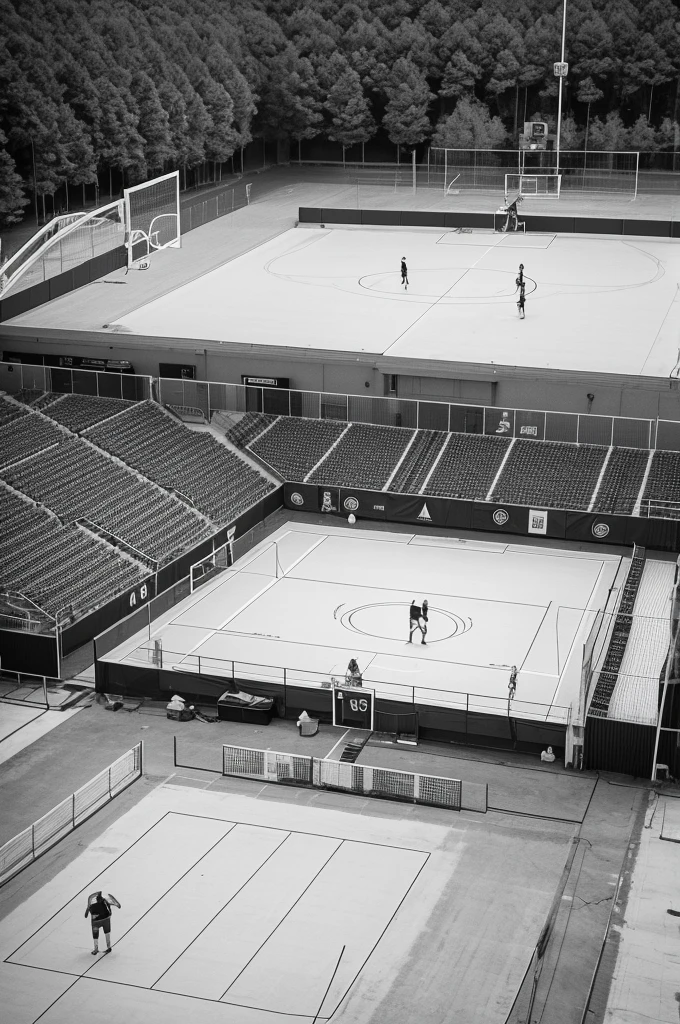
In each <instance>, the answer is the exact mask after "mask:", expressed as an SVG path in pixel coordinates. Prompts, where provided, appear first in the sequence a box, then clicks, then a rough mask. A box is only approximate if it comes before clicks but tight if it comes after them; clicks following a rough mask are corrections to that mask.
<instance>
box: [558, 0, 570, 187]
mask: <svg viewBox="0 0 680 1024" xmlns="http://www.w3.org/2000/svg"><path fill="white" fill-rule="evenodd" d="M566 33H567V0H564V6H563V8H562V55H561V57H560V61H561V63H562V64H564V42H565V37H566ZM562 78H563V76H562V75H560V84H559V93H558V100H557V140H556V141H557V167H556V169H555V173H556V174H559V173H560V133H561V130H562ZM558 180H559V179H558Z"/></svg>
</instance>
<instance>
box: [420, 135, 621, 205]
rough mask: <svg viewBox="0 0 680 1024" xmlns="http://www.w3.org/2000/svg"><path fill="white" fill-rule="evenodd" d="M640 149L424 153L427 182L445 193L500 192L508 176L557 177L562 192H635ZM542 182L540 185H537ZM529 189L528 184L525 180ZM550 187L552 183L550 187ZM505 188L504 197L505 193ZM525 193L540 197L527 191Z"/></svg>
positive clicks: (455, 150) (494, 150) (447, 150)
mask: <svg viewBox="0 0 680 1024" xmlns="http://www.w3.org/2000/svg"><path fill="white" fill-rule="evenodd" d="M639 163H640V154H639V153H638V152H635V151H633V152H615V151H613V150H565V149H562V150H560V153H559V157H558V154H557V152H556V150H555V149H554V148H553V149H538V150H536V151H532V150H524V149H519V150H518V149H443V148H439V147H435V146H433V147H432V148H431V149H430V150H429V151H428V162H427V180H428V184H429V185H430V186H434V187H437V188H441V189H442V191H443V192H444V193H445V195H447V196H450V195H456V194H457V193H458V192H470V191H474V192H496V193H498V192H500V191H501V189H502V188H503V187H504V184H505V179H506V175H515V177H519V176H522V177H526V178H531V177H536V178H543V177H545V176H547V177H551V176H552V177H558V176H559V177H560V179H561V180H560V181H559V183H558V189H559V190H558V191H557V192H555V191H553V192H546V193H543V194H544V195H559V194H561V193H566V192H568V193H572V192H591V193H595V194H598V193H609V194H616V195H620V196H622V197H626V198H628V199H635V197H636V196H637V185H638V170H639ZM539 184H540V183H539ZM527 185H528V187H529V183H527ZM553 187H554V186H553ZM507 194H508V193H507V187H506V195H507ZM524 194H525V195H540V194H541V193H538V192H530V191H527V192H525V193H524Z"/></svg>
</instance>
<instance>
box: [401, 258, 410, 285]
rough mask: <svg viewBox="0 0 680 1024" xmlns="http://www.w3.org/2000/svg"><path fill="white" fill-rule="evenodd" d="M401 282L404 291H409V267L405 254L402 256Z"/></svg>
mask: <svg viewBox="0 0 680 1024" xmlns="http://www.w3.org/2000/svg"><path fill="white" fill-rule="evenodd" d="M401 283H402V284H403V286H404V291H408V267H407V266H406V257H405V256H402V257H401Z"/></svg>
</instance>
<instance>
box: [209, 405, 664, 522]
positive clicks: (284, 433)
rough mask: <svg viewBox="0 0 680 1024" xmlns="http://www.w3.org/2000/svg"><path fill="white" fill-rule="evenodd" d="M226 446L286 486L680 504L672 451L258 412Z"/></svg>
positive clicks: (535, 501) (582, 503)
mask: <svg viewBox="0 0 680 1024" xmlns="http://www.w3.org/2000/svg"><path fill="white" fill-rule="evenodd" d="M227 437H228V438H229V440H230V441H231V442H232V443H233V444H235V445H237V446H238V447H241V448H243V449H245V450H247V451H248V452H250V453H252V454H253V455H254V456H255V457H256V458H257V459H259V460H260V461H262V462H263V463H264V464H266V465H267V466H268V467H269V468H271V469H273V470H274V472H275V473H277V474H278V475H279V476H280V477H281V479H282V480H288V481H291V482H298V483H302V482H305V481H306V482H309V483H318V484H323V485H327V486H331V485H333V486H342V487H357V488H366V489H371V488H372V489H385V490H388V491H390V492H392V493H402V494H425V495H431V496H433V497H435V496H437V497H447V498H460V499H465V500H475V501H493V502H496V503H498V502H502V503H507V504H510V505H531V506H536V507H540V508H555V509H570V510H573V511H591V512H599V513H603V514H606V513H610V514H616V515H627V516H630V515H639V514H640V504H641V503H642V505H643V507H644V505H645V503H649V502H655V503H660V502H662V501H663V502H664V503H665V505H666V506H669V505H672V504H673V503H678V504H679V505H680V453H678V452H670V451H662V450H654V451H651V450H649V449H646V448H623V447H616V446H611V447H608V446H607V445H596V444H575V443H572V442H566V441H564V442H561V441H534V440H528V439H523V438H515V439H513V438H510V437H507V436H498V435H495V434H472V433H471V434H461V433H456V432H448V431H440V430H413V429H409V428H405V427H385V426H376V425H371V424H365V423H348V422H347V421H345V420H330V419H324V420H318V419H307V418H303V417H298V416H278V417H276V416H267V415H264V414H262V413H247V414H246V415H245V416H243V418H242V419H241V420H239V421H238V422H237V423H236V424H235V425H233V426H232V427H230V428H229V430H228V431H227ZM643 484H644V488H643ZM669 514H670V513H669ZM678 514H680V512H679V513H678Z"/></svg>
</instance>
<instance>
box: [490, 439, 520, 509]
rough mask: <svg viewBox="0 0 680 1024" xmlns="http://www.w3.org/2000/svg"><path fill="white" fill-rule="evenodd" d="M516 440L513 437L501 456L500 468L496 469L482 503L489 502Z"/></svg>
mask: <svg viewBox="0 0 680 1024" xmlns="http://www.w3.org/2000/svg"><path fill="white" fill-rule="evenodd" d="M516 440H517V438H516V437H513V439H512V441H511V442H510V444H509V445H508V450H507V452H506V453H505V455H504V456H503V461H502V462H501V464H500V466H499V467H498V472H497V473H496V475H495V477H494V478H493V482H492V484H491V487H490V488H489V490H488V491H487V495H486V498H485V499H484V501H491V495H492V494H493V492H494V490H495V488H496V484H497V483H498V481H499V479H500V475H501V473H502V472H503V470H504V469H505V464H506V462H507V461H508V459H509V458H510V452H511V451H512V449H513V448H514V447H515V441H516Z"/></svg>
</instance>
